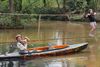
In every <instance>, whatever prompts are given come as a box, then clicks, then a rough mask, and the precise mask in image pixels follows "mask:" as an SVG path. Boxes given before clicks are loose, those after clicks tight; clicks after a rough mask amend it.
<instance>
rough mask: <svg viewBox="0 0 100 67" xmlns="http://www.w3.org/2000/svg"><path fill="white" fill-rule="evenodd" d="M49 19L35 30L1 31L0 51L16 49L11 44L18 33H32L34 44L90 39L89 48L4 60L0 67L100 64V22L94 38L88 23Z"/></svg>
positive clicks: (78, 41)
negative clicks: (58, 53)
mask: <svg viewBox="0 0 100 67" xmlns="http://www.w3.org/2000/svg"><path fill="white" fill-rule="evenodd" d="M49 22H50V21H49ZM49 22H41V26H40V27H38V25H37V26H36V27H34V28H31V29H9V30H6V29H4V30H0V53H5V52H6V51H12V50H13V49H12V50H11V48H10V45H11V44H15V43H12V42H15V36H16V34H22V35H24V36H28V37H29V38H30V39H31V42H29V44H34V46H35V45H36V44H40V43H43V44H44V43H53V44H55V43H56V42H57V39H60V40H61V41H62V42H63V43H82V42H88V43H89V46H88V48H87V49H86V50H84V51H83V52H80V53H78V54H72V55H64V56H55V57H54V56H53V57H46V58H42V57H39V58H35V59H33V60H30V61H23V60H22V61H9V62H8V61H2V62H0V67H100V64H99V62H100V45H99V44H100V42H99V41H100V35H99V34H100V28H99V26H100V24H98V27H97V31H96V36H95V37H93V38H90V37H88V32H89V27H88V24H87V23H66V22H50V23H49ZM33 40H36V41H35V42H33Z"/></svg>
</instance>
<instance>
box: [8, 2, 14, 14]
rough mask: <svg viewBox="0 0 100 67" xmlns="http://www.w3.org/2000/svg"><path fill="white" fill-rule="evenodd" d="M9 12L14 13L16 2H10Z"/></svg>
mask: <svg viewBox="0 0 100 67" xmlns="http://www.w3.org/2000/svg"><path fill="white" fill-rule="evenodd" d="M9 11H10V12H11V13H12V12H14V0H9Z"/></svg>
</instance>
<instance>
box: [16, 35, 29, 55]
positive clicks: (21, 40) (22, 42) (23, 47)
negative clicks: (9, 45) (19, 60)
mask: <svg viewBox="0 0 100 67" xmlns="http://www.w3.org/2000/svg"><path fill="white" fill-rule="evenodd" d="M16 41H17V47H18V48H19V49H20V52H19V53H20V54H22V53H23V54H24V53H28V51H27V45H28V41H29V38H28V37H23V36H22V35H20V34H18V35H16Z"/></svg>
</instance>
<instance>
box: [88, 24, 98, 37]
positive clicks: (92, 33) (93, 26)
mask: <svg viewBox="0 0 100 67" xmlns="http://www.w3.org/2000/svg"><path fill="white" fill-rule="evenodd" d="M90 27H91V30H90V32H89V36H91V37H93V36H94V34H95V30H96V22H91V23H90Z"/></svg>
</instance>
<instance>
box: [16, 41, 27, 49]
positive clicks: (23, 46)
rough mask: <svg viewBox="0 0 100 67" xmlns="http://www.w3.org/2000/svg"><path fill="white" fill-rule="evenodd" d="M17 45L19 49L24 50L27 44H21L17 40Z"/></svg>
mask: <svg viewBox="0 0 100 67" xmlns="http://www.w3.org/2000/svg"><path fill="white" fill-rule="evenodd" d="M17 47H18V48H19V49H20V50H26V49H27V44H24V45H23V44H22V43H20V42H17Z"/></svg>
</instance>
